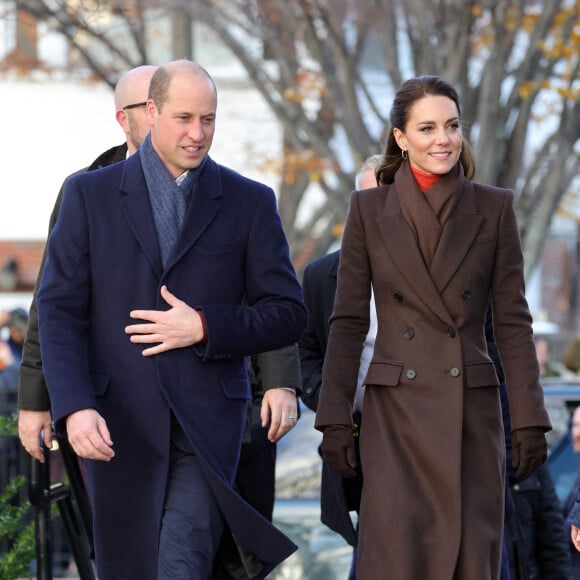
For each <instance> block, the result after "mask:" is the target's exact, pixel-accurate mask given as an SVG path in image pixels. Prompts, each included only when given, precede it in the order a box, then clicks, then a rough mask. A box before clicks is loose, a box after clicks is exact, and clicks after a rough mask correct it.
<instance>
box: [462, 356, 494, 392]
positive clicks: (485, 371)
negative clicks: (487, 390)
mask: <svg viewBox="0 0 580 580" xmlns="http://www.w3.org/2000/svg"><path fill="white" fill-rule="evenodd" d="M465 384H466V385H467V386H468V387H470V388H472V389H477V388H479V387H499V379H498V378H497V373H496V372H495V366H494V364H493V363H492V362H481V363H472V364H466V365H465Z"/></svg>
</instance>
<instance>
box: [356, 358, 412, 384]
mask: <svg viewBox="0 0 580 580" xmlns="http://www.w3.org/2000/svg"><path fill="white" fill-rule="evenodd" d="M402 372H403V364H402V363H380V362H371V364H370V365H369V370H368V372H367V376H366V379H365V385H381V386H384V387H397V386H399V383H400V381H401V373H402Z"/></svg>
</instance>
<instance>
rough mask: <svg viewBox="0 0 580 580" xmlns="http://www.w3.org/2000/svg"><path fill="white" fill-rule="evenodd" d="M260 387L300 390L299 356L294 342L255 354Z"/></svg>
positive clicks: (265, 388)
mask: <svg viewBox="0 0 580 580" xmlns="http://www.w3.org/2000/svg"><path fill="white" fill-rule="evenodd" d="M256 365H257V367H258V371H259V375H260V380H261V383H262V388H263V389H264V390H265V391H267V390H268V389H276V388H279V387H285V388H289V389H294V390H295V391H297V392H299V391H300V358H299V356H298V345H297V344H296V343H294V344H290V345H288V346H284V347H282V348H279V349H276V350H270V351H267V352H263V353H260V354H259V355H257V356H256Z"/></svg>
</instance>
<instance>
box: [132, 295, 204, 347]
mask: <svg viewBox="0 0 580 580" xmlns="http://www.w3.org/2000/svg"><path fill="white" fill-rule="evenodd" d="M161 297H162V298H163V300H165V302H167V304H169V306H171V308H170V309H169V310H133V311H131V313H130V314H129V316H131V318H137V319H139V320H147V321H148V322H147V323H139V324H131V325H129V326H126V327H125V332H126V333H127V334H130V335H131V338H130V340H131V342H134V343H138V344H154V346H151V347H149V348H146V349H145V350H144V351H143V356H151V355H153V354H159V353H160V352H165V351H167V350H172V349H174V348H184V347H186V346H191V345H192V344H196V343H198V342H199V341H200V340H202V339H203V324H202V322H201V316H200V315H199V313H198V312H196V311H195V310H194V309H193V308H191V307H190V306H188V305H187V304H186V303H185V302H183V301H182V300H179V299H178V298H176V297H175V296H174V295H173V294H171V292H169V290H167V286H162V287H161Z"/></svg>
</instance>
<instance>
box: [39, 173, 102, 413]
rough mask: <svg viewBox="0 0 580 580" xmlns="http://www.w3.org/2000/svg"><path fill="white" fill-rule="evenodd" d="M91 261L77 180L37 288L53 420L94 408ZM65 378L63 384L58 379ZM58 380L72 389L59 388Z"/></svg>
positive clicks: (71, 183)
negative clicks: (90, 357) (90, 311)
mask: <svg viewBox="0 0 580 580" xmlns="http://www.w3.org/2000/svg"><path fill="white" fill-rule="evenodd" d="M89 281H90V263H89V239H88V225H87V211H86V207H85V204H84V200H83V197H82V194H81V190H80V187H79V185H78V181H77V179H76V178H74V177H73V178H70V179H68V180H67V181H66V183H65V187H64V191H63V201H62V205H61V208H60V212H59V218H58V220H57V222H56V224H55V226H54V228H53V230H52V233H51V235H50V237H49V240H48V253H47V258H46V262H45V265H44V269H43V273H42V279H41V282H40V287H39V290H38V297H37V307H38V321H39V325H38V327H39V337H40V346H41V355H42V360H44V361H50V363H51V364H50V365H43V370H44V374H45V378H46V383H47V385H48V387H49V389H50V397H51V406H52V413H53V419H54V420H55V421H58V420H59V419H62V418H64V417H66V416H67V415H70V414H71V413H73V412H75V411H78V410H80V409H87V408H95V407H96V399H95V394H94V390H93V385H92V381H91V377H90V374H89V368H88V365H87V364H86V361H87V360H88V358H89V353H88V348H89V347H88V344H89V340H88V336H89V332H90V329H89V322H88V311H89V303H90V290H89V288H90V282H89ZM62 377H66V381H63V380H62ZM63 382H66V384H68V385H74V391H67V390H66V389H63Z"/></svg>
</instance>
